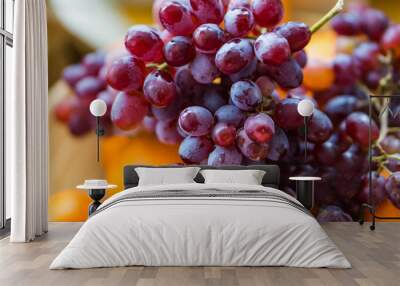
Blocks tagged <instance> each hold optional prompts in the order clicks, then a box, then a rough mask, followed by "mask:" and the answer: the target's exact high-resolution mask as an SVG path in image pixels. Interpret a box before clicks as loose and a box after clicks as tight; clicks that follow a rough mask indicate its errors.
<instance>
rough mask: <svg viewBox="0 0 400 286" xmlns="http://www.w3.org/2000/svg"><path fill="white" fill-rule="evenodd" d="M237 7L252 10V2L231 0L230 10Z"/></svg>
mask: <svg viewBox="0 0 400 286" xmlns="http://www.w3.org/2000/svg"><path fill="white" fill-rule="evenodd" d="M235 8H247V9H249V10H251V4H250V1H249V0H231V1H229V6H228V10H232V9H235Z"/></svg>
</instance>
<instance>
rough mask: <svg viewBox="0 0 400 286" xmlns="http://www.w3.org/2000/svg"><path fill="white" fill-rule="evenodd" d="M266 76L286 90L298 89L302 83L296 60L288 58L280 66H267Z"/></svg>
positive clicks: (299, 68)
mask: <svg viewBox="0 0 400 286" xmlns="http://www.w3.org/2000/svg"><path fill="white" fill-rule="evenodd" d="M267 75H268V76H269V77H271V78H272V79H274V80H275V81H276V83H277V84H278V85H279V86H280V87H282V88H286V89H293V88H297V87H299V86H300V85H301V84H302V82H303V71H302V69H301V67H300V66H299V64H298V63H297V62H296V60H294V59H292V58H290V59H289V60H287V61H285V62H284V63H282V64H281V65H278V66H274V65H269V66H268V68H267Z"/></svg>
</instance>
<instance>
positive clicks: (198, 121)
mask: <svg viewBox="0 0 400 286" xmlns="http://www.w3.org/2000/svg"><path fill="white" fill-rule="evenodd" d="M213 125H214V118H213V116H212V114H211V112H210V111H208V109H206V108H204V107H201V106H189V107H187V108H185V109H184V110H183V111H182V112H181V114H180V115H179V126H180V127H181V129H182V131H183V132H185V133H186V134H188V135H191V136H203V135H207V134H210V132H211V129H212V127H213Z"/></svg>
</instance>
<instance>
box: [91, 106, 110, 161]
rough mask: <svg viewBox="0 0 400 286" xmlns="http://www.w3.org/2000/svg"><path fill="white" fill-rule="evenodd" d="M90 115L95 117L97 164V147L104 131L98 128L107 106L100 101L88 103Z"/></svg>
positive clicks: (98, 156) (98, 154) (98, 155)
mask: <svg viewBox="0 0 400 286" xmlns="http://www.w3.org/2000/svg"><path fill="white" fill-rule="evenodd" d="M89 109H90V113H91V114H92V115H93V116H95V117H96V135H97V162H99V158H100V153H99V147H100V146H99V145H100V141H99V138H100V136H103V135H104V129H103V128H101V126H100V117H102V116H103V115H104V114H106V112H107V104H106V103H105V101H104V100H102V99H95V100H93V101H92V102H91V103H90V107H89Z"/></svg>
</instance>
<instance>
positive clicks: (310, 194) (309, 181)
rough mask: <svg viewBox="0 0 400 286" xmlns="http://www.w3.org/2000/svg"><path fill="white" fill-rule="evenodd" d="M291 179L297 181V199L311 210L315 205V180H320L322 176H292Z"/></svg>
mask: <svg viewBox="0 0 400 286" xmlns="http://www.w3.org/2000/svg"><path fill="white" fill-rule="evenodd" d="M289 180H291V181H295V182H296V196H297V200H298V201H299V202H301V203H302V204H303V205H304V207H305V208H307V209H308V210H311V209H312V208H313V206H314V188H315V181H320V180H321V178H320V177H290V178H289Z"/></svg>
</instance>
